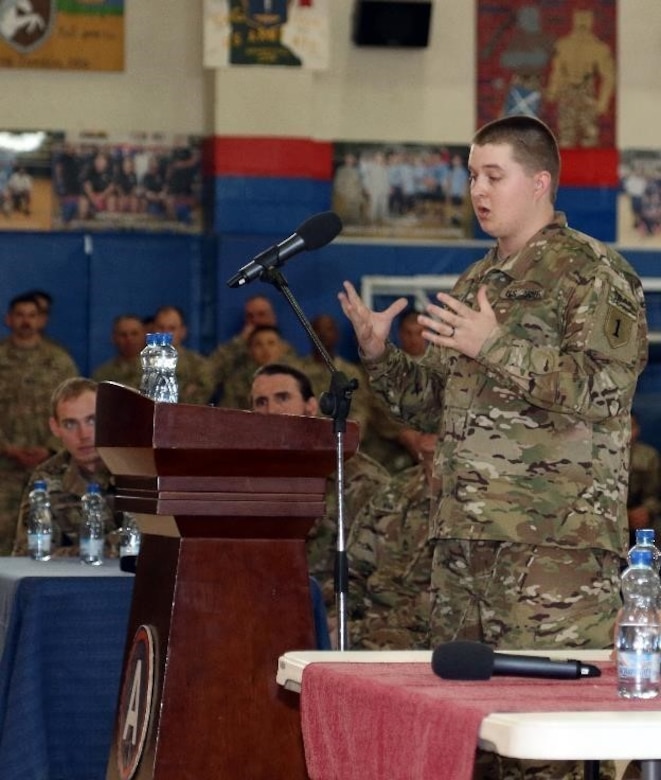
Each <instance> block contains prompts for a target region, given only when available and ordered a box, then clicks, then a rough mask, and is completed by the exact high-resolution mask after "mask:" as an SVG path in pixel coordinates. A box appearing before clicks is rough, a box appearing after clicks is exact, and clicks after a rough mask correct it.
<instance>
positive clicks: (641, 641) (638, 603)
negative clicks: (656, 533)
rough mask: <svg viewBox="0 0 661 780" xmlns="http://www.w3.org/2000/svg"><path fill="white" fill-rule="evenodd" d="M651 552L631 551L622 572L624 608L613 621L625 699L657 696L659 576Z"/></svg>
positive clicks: (660, 666)
mask: <svg viewBox="0 0 661 780" xmlns="http://www.w3.org/2000/svg"><path fill="white" fill-rule="evenodd" d="M652 564H653V558H652V552H651V551H650V550H634V551H633V552H632V553H631V564H630V565H629V566H628V567H627V568H626V569H625V570H624V572H622V581H621V584H622V597H623V599H624V605H623V607H622V609H620V611H619V613H618V615H617V619H616V621H615V650H616V654H617V691H618V694H619V695H620V696H621V697H622V698H624V699H651V698H653V697H654V696H657V695H658V693H659V678H660V677H661V645H660V632H661V624H660V620H659V611H658V609H657V602H658V598H659V588H660V586H659V576H658V574H657V572H656V570H655V569H654V568H653V565H652Z"/></svg>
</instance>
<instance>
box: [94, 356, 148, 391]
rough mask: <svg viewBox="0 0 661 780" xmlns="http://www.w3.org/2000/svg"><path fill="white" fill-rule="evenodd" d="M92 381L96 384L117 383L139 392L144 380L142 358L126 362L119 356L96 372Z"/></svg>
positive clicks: (102, 365) (99, 367) (103, 364)
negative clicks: (141, 382)
mask: <svg viewBox="0 0 661 780" xmlns="http://www.w3.org/2000/svg"><path fill="white" fill-rule="evenodd" d="M92 379H94V381H95V382H117V383H118V384H120V385H125V386H126V387H132V388H134V389H135V390H139V389H140V380H141V379H142V365H141V363H140V358H139V357H136V358H133V360H124V358H120V357H118V356H117V357H114V358H111V359H110V360H107V361H106V362H105V363H102V364H101V365H100V366H98V368H96V369H95V370H94V373H93V374H92Z"/></svg>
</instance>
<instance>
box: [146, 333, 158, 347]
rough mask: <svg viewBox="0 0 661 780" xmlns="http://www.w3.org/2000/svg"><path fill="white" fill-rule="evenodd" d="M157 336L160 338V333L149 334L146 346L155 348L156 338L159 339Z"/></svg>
mask: <svg viewBox="0 0 661 780" xmlns="http://www.w3.org/2000/svg"><path fill="white" fill-rule="evenodd" d="M157 336H158V333H148V334H147V335H146V336H145V344H146V345H147V346H148V347H151V346H153V345H154V344H156V337H157Z"/></svg>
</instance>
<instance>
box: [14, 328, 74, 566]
mask: <svg viewBox="0 0 661 780" xmlns="http://www.w3.org/2000/svg"><path fill="white" fill-rule="evenodd" d="M77 374H78V370H77V368H76V365H75V363H74V362H73V360H72V359H71V357H70V356H69V355H68V353H67V352H65V351H64V350H63V349H61V348H60V347H57V346H55V345H53V344H49V343H48V342H45V341H42V342H40V343H39V344H38V345H37V346H35V347H30V348H21V347H16V346H15V345H14V344H13V343H12V341H11V339H6V340H4V341H2V342H0V450H2V449H4V447H6V446H8V445H13V446H20V447H45V448H47V449H51V450H53V451H55V450H56V449H57V448H58V442H57V440H56V439H55V438H54V437H53V436H52V435H51V432H50V430H49V427H48V415H49V404H50V397H51V393H52V392H53V390H54V389H55V388H56V387H57V385H59V384H60V382H62V381H64V380H65V379H68V378H69V377H73V376H77ZM27 477H28V472H27V471H26V469H24V468H23V467H22V466H20V465H19V464H18V463H17V462H16V461H14V460H12V459H11V458H9V457H7V456H6V455H4V454H0V555H9V553H10V552H11V548H12V544H13V542H14V535H15V533H16V518H17V517H18V508H19V504H20V500H21V493H22V491H23V487H24V486H25V483H26V480H27Z"/></svg>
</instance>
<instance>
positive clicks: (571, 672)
mask: <svg viewBox="0 0 661 780" xmlns="http://www.w3.org/2000/svg"><path fill="white" fill-rule="evenodd" d="M431 668H432V671H433V672H434V674H437V675H438V676H439V677H443V678H444V679H445V680H488V679H490V678H491V676H492V675H503V676H510V677H542V678H546V679H557V680H579V679H582V678H583V677H600V676H601V670H600V669H599V667H597V666H593V665H592V664H585V663H583V662H581V661H574V660H570V659H560V660H555V659H553V658H548V657H546V656H541V655H538V656H535V655H517V654H515V653H500V652H494V650H493V649H492V648H491V647H489V646H488V645H485V644H482V643H481V642H471V641H468V640H459V641H456V642H446V643H445V644H442V645H439V646H438V647H437V648H436V649H435V650H434V652H433V653H432V659H431Z"/></svg>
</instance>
